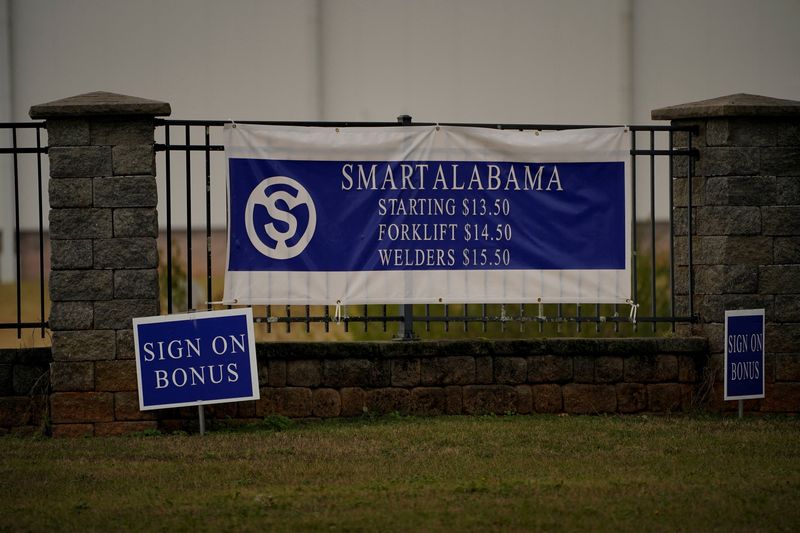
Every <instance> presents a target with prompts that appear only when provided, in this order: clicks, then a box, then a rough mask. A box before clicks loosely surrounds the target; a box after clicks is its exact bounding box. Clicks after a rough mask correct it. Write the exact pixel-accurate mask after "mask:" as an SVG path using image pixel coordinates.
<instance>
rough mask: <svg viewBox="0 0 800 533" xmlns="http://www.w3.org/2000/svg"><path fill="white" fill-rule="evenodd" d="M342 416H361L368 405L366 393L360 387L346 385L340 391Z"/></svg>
mask: <svg viewBox="0 0 800 533" xmlns="http://www.w3.org/2000/svg"><path fill="white" fill-rule="evenodd" d="M339 395H340V398H341V402H342V416H361V415H363V414H364V407H365V406H366V394H365V393H364V389H361V388H359V387H345V388H343V389H342V390H341V391H339Z"/></svg>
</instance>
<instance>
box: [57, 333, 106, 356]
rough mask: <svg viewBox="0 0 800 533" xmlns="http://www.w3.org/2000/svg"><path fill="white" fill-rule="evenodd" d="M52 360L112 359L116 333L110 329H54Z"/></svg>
mask: <svg viewBox="0 0 800 533" xmlns="http://www.w3.org/2000/svg"><path fill="white" fill-rule="evenodd" d="M52 351H53V361H72V362H74V361H99V360H103V359H114V356H115V353H116V335H115V334H114V331H112V330H84V331H54V332H53V348H52Z"/></svg>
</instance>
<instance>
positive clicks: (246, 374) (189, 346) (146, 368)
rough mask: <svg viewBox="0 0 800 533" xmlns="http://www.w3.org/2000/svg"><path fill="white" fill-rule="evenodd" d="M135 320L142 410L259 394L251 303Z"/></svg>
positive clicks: (210, 402)
mask: <svg viewBox="0 0 800 533" xmlns="http://www.w3.org/2000/svg"><path fill="white" fill-rule="evenodd" d="M133 324H134V337H135V339H134V340H135V349H136V368H137V373H138V378H139V406H140V407H139V408H140V409H141V410H146V409H160V408H165V407H178V406H185V405H201V404H212V403H221V402H230V401H241V400H250V399H258V397H259V390H258V379H257V370H256V365H255V340H254V337H253V322H252V311H251V310H250V309H237V310H229V311H213V312H204V313H196V314H188V315H171V316H163V317H148V318H136V319H134V321H133Z"/></svg>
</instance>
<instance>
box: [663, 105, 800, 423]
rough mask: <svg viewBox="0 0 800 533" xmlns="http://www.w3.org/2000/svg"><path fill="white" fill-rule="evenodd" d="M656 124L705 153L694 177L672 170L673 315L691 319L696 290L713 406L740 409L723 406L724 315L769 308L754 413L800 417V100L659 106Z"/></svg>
mask: <svg viewBox="0 0 800 533" xmlns="http://www.w3.org/2000/svg"><path fill="white" fill-rule="evenodd" d="M652 118H653V119H656V120H671V121H672V124H673V125H676V126H692V127H694V128H696V132H697V133H696V134H695V135H692V136H691V137H689V136H687V135H683V136H681V137H676V147H682V148H686V147H688V146H691V147H693V148H696V149H697V150H698V152H699V157H698V158H697V159H696V162H694V165H693V170H694V172H693V173H692V174H689V173H688V172H687V169H689V168H692V166H691V165H688V164H687V162H686V158H684V157H681V158H676V164H675V166H674V169H673V176H674V178H675V179H674V181H673V194H674V206H673V216H674V220H675V226H674V228H673V235H674V239H675V241H674V242H675V258H676V265H677V267H676V270H677V271H676V273H675V280H676V313H677V314H679V315H681V314H687V313H688V312H689V300H688V297H689V295H690V293H691V296H692V298H693V302H692V303H693V308H694V314H695V317H696V323H695V324H693V325H692V326H690V328H691V329H692V330H693V331H692V333H698V334H701V335H704V336H706V337H708V339H709V346H710V351H711V360H710V365H709V367H708V370H710V371H711V372H712V373H713V374H712V375H713V376H714V380H715V387H714V397H713V405H714V406H715V407H716V408H728V409H730V410H733V409H735V408H736V405H735V403H733V402H728V403H729V405H726V406H723V405H722V380H723V373H722V370H723V369H722V359H723V353H724V315H725V310H726V309H749V308H764V310H765V315H766V316H765V321H766V339H765V348H766V349H767V353H766V354H765V356H766V357H765V359H766V361H765V365H766V368H765V381H766V398H765V399H764V400H762V401H755V400H753V401H751V402H752V404H751V405H749V407H748V411H751V410H761V411H772V412H789V411H796V410H797V406H798V405H800V351H799V350H798V346H800V102H797V101H791V100H779V99H775V98H768V97H763V96H755V95H748V94H736V95H730V96H724V97H721V98H715V99H712V100H705V101H701V102H692V103H688V104H683V105H677V106H672V107H666V108H662V109H656V110H654V111H653V112H652ZM690 143H691V144H690ZM689 211H691V217H689ZM688 233H691V247H690V242H689V240H688V239H687V234H688ZM689 250H691V255H690V253H689ZM689 257H691V261H689ZM690 276H692V277H691V278H690ZM690 280H691V282H690Z"/></svg>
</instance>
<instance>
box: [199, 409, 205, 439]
mask: <svg viewBox="0 0 800 533" xmlns="http://www.w3.org/2000/svg"><path fill="white" fill-rule="evenodd" d="M197 417H198V418H199V419H200V436H201V437H202V436H203V435H205V433H206V412H205V410H204V409H203V406H202V405H198V406H197Z"/></svg>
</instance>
